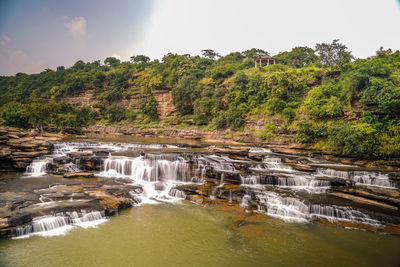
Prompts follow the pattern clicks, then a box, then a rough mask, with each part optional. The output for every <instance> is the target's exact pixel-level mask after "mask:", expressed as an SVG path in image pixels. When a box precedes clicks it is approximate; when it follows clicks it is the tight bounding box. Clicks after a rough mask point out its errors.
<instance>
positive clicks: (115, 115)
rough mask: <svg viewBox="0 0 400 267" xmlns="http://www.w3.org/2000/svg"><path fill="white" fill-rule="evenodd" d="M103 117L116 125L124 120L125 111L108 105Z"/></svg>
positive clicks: (116, 106)
mask: <svg viewBox="0 0 400 267" xmlns="http://www.w3.org/2000/svg"><path fill="white" fill-rule="evenodd" d="M105 116H106V118H107V119H108V121H109V122H111V123H117V122H120V121H122V120H125V119H126V110H125V109H124V108H123V107H120V106H118V105H116V104H114V105H110V106H108V107H107V108H106V110H105Z"/></svg>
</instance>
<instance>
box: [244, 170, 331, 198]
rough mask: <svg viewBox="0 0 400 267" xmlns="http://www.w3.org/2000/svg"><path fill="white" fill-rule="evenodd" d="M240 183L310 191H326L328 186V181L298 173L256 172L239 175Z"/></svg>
mask: <svg viewBox="0 0 400 267" xmlns="http://www.w3.org/2000/svg"><path fill="white" fill-rule="evenodd" d="M241 180H242V185H244V186H255V187H259V186H262V185H268V186H278V187H287V188H291V189H295V190H306V191H308V192H310V193H322V192H326V190H327V189H329V187H330V182H329V181H322V180H316V179H314V178H312V177H308V178H306V177H305V176H300V175H289V176H282V175H281V176H277V175H265V174H257V175H250V176H244V175H241Z"/></svg>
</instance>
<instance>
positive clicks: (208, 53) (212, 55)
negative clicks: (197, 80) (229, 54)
mask: <svg viewBox="0 0 400 267" xmlns="http://www.w3.org/2000/svg"><path fill="white" fill-rule="evenodd" d="M201 54H202V55H203V57H205V58H209V59H212V60H215V58H217V57H221V56H220V55H218V53H216V52H214V50H212V49H203V50H201Z"/></svg>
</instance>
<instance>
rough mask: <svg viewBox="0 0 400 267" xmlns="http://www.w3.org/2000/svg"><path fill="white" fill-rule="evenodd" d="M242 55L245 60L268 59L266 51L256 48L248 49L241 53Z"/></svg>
mask: <svg viewBox="0 0 400 267" xmlns="http://www.w3.org/2000/svg"><path fill="white" fill-rule="evenodd" d="M242 55H243V56H245V58H246V59H249V60H254V59H256V58H260V57H269V56H270V54H269V53H268V52H267V51H264V50H262V49H258V48H252V49H248V50H246V51H243V52H242Z"/></svg>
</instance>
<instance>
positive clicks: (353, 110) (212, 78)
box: [0, 40, 400, 157]
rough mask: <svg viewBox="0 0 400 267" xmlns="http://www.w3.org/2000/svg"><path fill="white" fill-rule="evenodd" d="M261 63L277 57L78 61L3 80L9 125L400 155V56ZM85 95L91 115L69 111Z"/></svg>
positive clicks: (322, 48) (334, 48)
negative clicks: (126, 127)
mask: <svg viewBox="0 0 400 267" xmlns="http://www.w3.org/2000/svg"><path fill="white" fill-rule="evenodd" d="M260 56H261V57H264V56H270V55H269V53H268V52H266V51H263V50H260V49H251V50H247V51H244V52H233V53H230V54H228V55H226V56H224V57H220V56H219V55H218V54H216V53H215V52H214V51H213V50H203V55H202V56H190V55H177V54H167V55H166V56H164V57H163V59H162V60H161V61H158V60H154V61H150V59H149V58H148V57H146V56H142V55H139V56H133V57H132V58H131V61H130V62H120V61H119V60H118V59H116V58H112V57H109V58H107V59H105V60H104V64H101V62H100V61H94V62H91V63H84V62H83V61H78V62H76V63H75V64H74V65H73V66H72V67H70V68H64V67H58V68H57V70H50V69H46V70H44V71H43V72H41V73H40V74H32V75H27V74H23V73H18V74H16V75H15V76H12V77H0V117H1V123H2V124H4V125H9V126H15V127H22V128H29V127H39V128H42V127H44V128H47V129H53V130H62V129H65V128H75V129H80V128H81V127H84V126H87V125H89V124H93V123H101V124H108V123H109V124H118V123H127V124H135V125H140V124H149V123H152V122H154V124H155V123H159V124H160V125H164V126H165V125H180V124H182V125H186V123H188V124H193V125H191V126H190V127H198V128H204V129H207V130H215V129H231V130H234V131H249V132H252V133H254V135H255V136H256V137H259V138H261V139H263V140H266V141H268V140H269V139H272V138H275V137H276V136H286V137H287V138H292V139H293V141H296V142H301V143H309V144H312V146H313V147H315V148H318V149H320V150H322V151H334V152H335V153H337V154H341V155H346V156H359V157H399V156H400V52H399V51H396V52H392V51H391V50H383V49H380V50H379V51H377V53H376V55H372V56H371V57H370V58H368V59H354V58H353V57H352V55H351V53H350V52H349V51H348V50H347V48H346V46H344V45H342V44H340V43H339V42H338V41H337V40H335V41H333V42H332V43H322V44H317V45H316V47H315V49H312V48H308V47H296V48H294V49H292V50H291V51H288V52H282V53H279V54H278V55H275V56H274V58H275V59H276V61H277V64H275V65H269V66H263V67H257V68H256V67H255V66H254V59H255V58H257V57H260ZM156 92H167V94H169V95H170V96H172V103H173V106H172V104H170V105H171V106H172V107H170V108H171V110H174V111H175V112H170V113H168V114H164V113H162V112H160V107H159V106H158V105H160V100H159V99H158V98H157V96H156ZM82 95H88V96H89V98H90V101H89V102H88V106H85V105H83V106H80V105H78V106H76V105H72V104H71V103H68V102H65V101H69V102H71V101H70V99H73V98H74V97H78V96H79V97H81V96H82ZM121 103H123V104H121ZM164 104H165V103H164ZM175 108H176V110H175ZM160 115H162V116H161V117H160ZM260 121H261V122H262V124H263V125H264V124H265V127H264V128H263V129H262V130H257V129H253V128H252V125H254V123H253V124H252V123H251V122H260ZM189 122H190V123H189ZM288 136H289V137H288Z"/></svg>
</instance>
